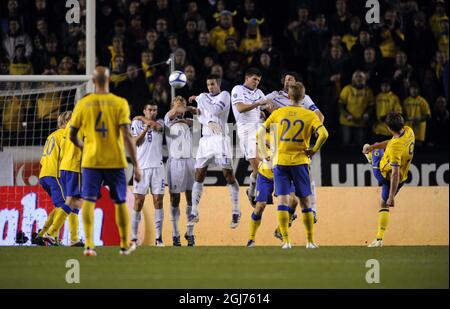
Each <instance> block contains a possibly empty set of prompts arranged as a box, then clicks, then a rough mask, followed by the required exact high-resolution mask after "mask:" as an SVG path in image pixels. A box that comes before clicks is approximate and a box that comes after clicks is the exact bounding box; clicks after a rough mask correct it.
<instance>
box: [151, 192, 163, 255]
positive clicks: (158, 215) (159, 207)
mask: <svg viewBox="0 0 450 309" xmlns="http://www.w3.org/2000/svg"><path fill="white" fill-rule="evenodd" d="M163 198H164V195H163V194H153V206H154V207H155V231H156V235H155V237H156V240H155V244H156V246H157V247H164V243H163V241H162V229H163V221H164V209H163Z"/></svg>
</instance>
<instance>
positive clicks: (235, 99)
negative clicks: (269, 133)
mask: <svg viewBox="0 0 450 309" xmlns="http://www.w3.org/2000/svg"><path fill="white" fill-rule="evenodd" d="M265 98H266V97H265V95H264V93H263V92H262V91H261V90H259V89H254V90H252V89H250V88H248V87H246V86H244V85H237V86H234V88H233V90H232V91H231V104H232V106H233V114H234V118H235V119H236V124H237V126H238V127H239V126H240V125H243V124H249V123H259V122H261V119H260V118H261V114H260V111H261V109H260V108H259V106H258V107H257V108H254V109H252V110H251V111H248V112H244V113H239V111H238V110H237V108H236V106H235V104H236V103H243V104H246V105H250V104H253V103H255V102H258V101H262V100H264V99H265Z"/></svg>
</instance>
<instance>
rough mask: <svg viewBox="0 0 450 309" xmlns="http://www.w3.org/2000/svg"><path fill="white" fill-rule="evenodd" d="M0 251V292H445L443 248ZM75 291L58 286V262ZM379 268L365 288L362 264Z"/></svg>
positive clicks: (61, 280) (62, 280)
mask: <svg viewBox="0 0 450 309" xmlns="http://www.w3.org/2000/svg"><path fill="white" fill-rule="evenodd" d="M118 251H119V249H118V248H117V247H100V248H98V249H97V253H98V256H97V257H84V256H83V255H82V249H81V248H65V247H53V248H46V247H0V288H449V268H448V264H449V260H448V258H449V247H448V246H443V247H434V246H433V247H383V248H364V247H321V248H320V249H318V250H306V249H305V248H304V247H294V248H292V249H291V250H282V249H280V247H254V248H246V247H195V248H188V247H181V248H175V247H166V248H156V247H139V248H138V250H136V251H135V252H134V253H133V254H132V255H129V256H119V254H118ZM68 259H77V260H78V261H79V263H80V283H79V284H68V283H66V281H65V278H66V272H67V271H68V270H69V268H66V261H67V260H68ZM369 259H377V260H378V261H379V262H380V280H381V283H379V284H367V283H366V280H365V277H366V272H367V271H368V270H369V269H368V268H366V261H367V260H369Z"/></svg>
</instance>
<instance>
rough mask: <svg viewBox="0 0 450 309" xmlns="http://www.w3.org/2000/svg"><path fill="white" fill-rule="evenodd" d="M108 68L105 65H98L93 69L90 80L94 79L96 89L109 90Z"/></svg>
mask: <svg viewBox="0 0 450 309" xmlns="http://www.w3.org/2000/svg"><path fill="white" fill-rule="evenodd" d="M109 79H110V73H109V69H108V68H106V67H102V66H98V67H96V68H95V70H94V74H93V75H92V80H93V81H94V85H95V90H96V91H102V90H103V91H107V92H108V91H109Z"/></svg>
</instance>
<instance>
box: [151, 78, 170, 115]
mask: <svg viewBox="0 0 450 309" xmlns="http://www.w3.org/2000/svg"><path fill="white" fill-rule="evenodd" d="M166 85H167V80H166V79H165V77H164V76H159V77H158V79H157V80H156V83H155V89H154V90H153V93H152V101H153V102H155V104H157V105H158V113H159V114H160V115H165V114H166V113H167V112H168V111H169V110H170V92H169V91H168V90H167V88H166Z"/></svg>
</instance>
